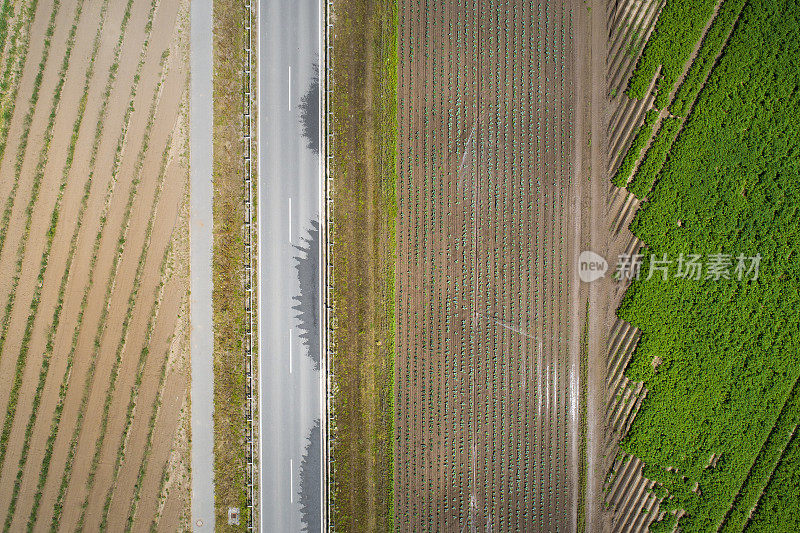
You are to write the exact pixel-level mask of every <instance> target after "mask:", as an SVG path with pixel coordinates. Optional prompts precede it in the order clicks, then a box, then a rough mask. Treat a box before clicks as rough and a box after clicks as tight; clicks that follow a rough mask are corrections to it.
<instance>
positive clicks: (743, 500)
mask: <svg viewBox="0 0 800 533" xmlns="http://www.w3.org/2000/svg"><path fill="white" fill-rule="evenodd" d="M798 421H800V382H798V383H795V386H794V389H793V390H792V393H791V394H790V396H789V399H787V400H786V403H785V404H784V406H783V409H782V410H781V414H780V416H779V417H778V420H777V421H776V422H775V426H773V428H772V431H771V432H770V434H769V437H767V441H766V442H765V443H764V446H763V447H762V448H761V452H760V453H759V454H758V457H756V460H755V462H754V463H753V466H752V467H751V468H750V472H749V473H748V475H747V479H746V480H745V483H744V485H743V486H742V489H741V490H740V491H739V494H737V495H736V499H735V500H734V502H733V506H732V507H731V510H730V512H729V513H728V516H727V517H726V518H725V521H724V522H723V524H722V528H721V529H720V531H723V532H726V533H727V532H733V531H737V532H741V531H742V530H743V529H744V526H745V524H746V523H747V520H748V517H749V516H750V511H751V510H752V509H753V507H755V505H756V502H757V501H758V498H759V497H760V496H761V494H762V493H763V492H764V487H765V486H766V485H767V482H768V481H769V478H770V476H771V475H772V472H773V471H774V470H775V465H776V464H777V463H778V460H779V459H780V458H781V455H782V454H783V453H784V450H785V449H786V446H787V444H788V443H789V440H790V439H791V438H792V435H793V434H794V433H795V432H796V431H797V423H798ZM796 494H800V493H796Z"/></svg>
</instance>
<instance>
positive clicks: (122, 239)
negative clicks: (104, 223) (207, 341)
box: [59, 1, 166, 528]
mask: <svg viewBox="0 0 800 533" xmlns="http://www.w3.org/2000/svg"><path fill="white" fill-rule="evenodd" d="M155 5H156V3H155V1H154V2H153V4H152V6H153V8H155ZM146 50H147V46H145V47H144V48H143V52H144V51H146ZM165 61H166V56H165V55H162V56H161V62H160V69H161V72H160V73H159V78H158V79H159V81H158V84H157V86H156V88H155V91H154V92H153V97H152V100H151V102H150V106H149V111H148V114H147V115H146V116H147V117H148V119H147V124H146V126H145V130H144V137H143V139H142V141H141V142H142V144H141V147H140V149H139V152H138V154H137V157H136V163H135V166H134V170H133V177H132V180H131V182H130V189H129V191H128V198H127V201H126V203H125V206H124V211H123V215H122V223H121V224H120V227H119V233H118V235H117V239H116V247H115V250H114V251H113V261H112V265H111V269H110V272H111V275H110V276H109V278H108V281H107V284H106V288H105V294H104V296H103V301H104V302H105V305H104V306H103V308H102V311H101V314H100V321H99V323H98V326H97V329H96V332H95V337H94V342H93V349H92V353H91V363H90V367H89V371H88V372H87V374H88V376H89V379H87V381H86V382H85V383H84V390H83V396H82V398H81V407H80V413H81V414H80V415H79V422H78V423H77V424H76V426H75V431H74V433H73V436H72V441H71V443H70V452H72V450H73V449H75V448H76V447H77V445H78V443H79V438H80V436H81V434H82V428H83V420H84V417H83V413H85V412H86V411H87V406H88V403H89V399H90V393H91V391H92V389H93V387H94V383H95V378H96V377H97V372H96V368H97V362H98V356H99V355H100V352H101V351H102V349H103V339H104V336H105V335H104V334H105V332H106V330H107V327H108V319H109V312H110V311H111V309H112V308H111V305H110V302H111V300H112V293H113V290H114V289H115V288H116V286H117V283H118V282H117V276H118V274H119V268H120V263H121V259H122V256H123V250H125V249H126V241H127V238H128V232H129V230H130V225H129V223H130V217H131V211H132V209H133V204H134V201H135V200H136V198H137V195H138V193H139V185H140V184H141V179H142V178H141V166H142V163H143V160H144V156H145V154H146V152H147V148H148V143H149V138H150V134H151V131H152V128H153V124H154V120H155V112H156V109H157V106H158V101H159V97H160V92H161V85H162V83H163V81H164V76H165V74H166V73H165ZM120 141H122V142H123V143H124V140H123V136H121V137H120ZM119 171H120V169H119V167H117V168H116V169H115V172H114V174H115V175H116V174H117V173H118V172H119ZM112 181H113V180H112ZM109 199H110V197H109ZM106 207H108V204H107V206H106ZM101 233H102V230H101V231H100V232H98V237H99V236H100V235H101ZM142 262H143V260H142V258H141V256H140V260H139V264H138V265H137V270H136V272H137V274H138V275H134V279H133V285H132V287H131V288H130V293H129V300H128V306H126V313H125V315H124V318H123V321H122V326H121V332H120V336H119V340H118V341H117V346H116V348H115V352H114V357H113V362H112V368H111V370H110V375H109V377H108V382H109V386H108V388H107V389H106V392H105V399H104V402H103V407H102V416H101V420H100V424H99V428H98V430H99V433H98V434H97V437H96V440H95V441H94V443H95V449H94V454H93V456H92V460H91V465H90V467H89V473H88V477H87V479H86V483H85V496H84V499H83V501H82V503H81V505H80V509H81V514H80V517H79V519H78V524H79V528H80V527H82V526H83V521H84V519H85V512H86V508H87V506H88V504H89V499H88V498H89V496H90V495H91V491H92V488H93V487H94V480H95V476H96V472H97V466H98V461H99V457H100V453H101V451H102V448H103V442H104V441H105V436H106V430H107V428H108V413H109V408H110V404H111V399H112V396H113V393H114V391H115V386H116V383H117V377H118V369H119V365H120V362H121V360H120V357H121V353H122V348H123V346H124V342H125V338H126V332H127V329H128V325H129V324H130V315H131V311H132V309H131V304H130V301H131V299H134V300H135V297H136V294H137V293H138V290H137V288H138V285H139V283H140V277H141V270H140V268H141V267H142ZM71 457H72V459H71V460H69V461H68V462H67V465H66V468H65V471H64V477H63V478H62V485H61V487H60V489H59V500H63V498H64V497H65V496H66V489H67V488H68V487H69V480H70V479H71V474H72V467H73V460H74V454H72V453H71ZM83 489H84V487H83V486H81V487H79V489H78V490H81V491H82V490H83Z"/></svg>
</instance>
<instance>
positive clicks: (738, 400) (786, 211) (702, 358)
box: [617, 0, 800, 531]
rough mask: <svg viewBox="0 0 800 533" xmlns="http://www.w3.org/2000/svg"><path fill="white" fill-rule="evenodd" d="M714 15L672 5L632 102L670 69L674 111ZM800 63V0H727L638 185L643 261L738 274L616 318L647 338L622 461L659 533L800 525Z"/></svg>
mask: <svg viewBox="0 0 800 533" xmlns="http://www.w3.org/2000/svg"><path fill="white" fill-rule="evenodd" d="M713 5H714V2H707V1H705V2H701V1H691V2H679V1H676V2H671V1H668V2H667V4H666V6H665V8H664V12H663V13H662V16H661V18H660V19H659V21H658V24H657V31H656V33H655V34H654V36H653V38H651V40H650V41H649V42H648V44H647V45H646V48H645V50H644V55H643V56H642V59H641V60H640V64H639V66H638V67H637V71H636V72H635V73H634V75H633V78H632V81H631V83H630V88H629V93H630V94H631V95H632V96H635V97H643V96H645V95H644V94H643V91H646V87H647V84H648V83H649V80H650V79H652V76H653V75H654V73H655V71H656V68H657V64H659V63H663V70H662V76H663V79H662V80H661V82H660V83H659V84H658V86H659V93H658V95H659V98H657V100H656V105H657V107H659V108H662V109H663V108H664V107H666V106H667V104H669V102H667V101H666V99H667V98H666V97H664V96H663V95H665V94H667V96H668V93H669V92H670V91H671V89H672V87H673V84H674V83H675V82H676V81H677V79H678V77H679V76H680V73H681V72H682V71H683V69H684V63H685V60H686V59H687V58H688V56H689V50H691V48H692V46H694V43H696V42H697V41H698V39H700V38H701V37H702V35H701V34H700V33H698V32H699V29H702V27H703V26H704V25H705V24H706V23H707V21H708V18H709V16H710V15H711V13H712V7H713ZM676 13H677V14H679V15H681V16H679V17H678V16H676ZM721 17H722V18H721ZM737 18H738V20H737ZM731 28H732V30H731ZM731 31H732V33H731ZM729 34H730V37H728V35H729ZM676 41H681V42H683V43H684V44H681V45H680V46H679V45H678V44H676ZM720 51H721V53H720V55H719V56H718V57H717V53H718V52H720ZM667 52H668V53H667ZM798 57H800V5H799V4H798V2H797V1H796V0H780V1H769V0H750V1H748V2H747V3H746V4H745V5H744V7H742V2H741V1H738V0H725V1H724V2H723V3H722V5H721V7H720V10H719V13H718V15H717V18H716V19H714V22H713V23H712V24H711V26H710V27H709V31H708V33H706V36H705V38H704V40H703V42H702V46H701V47H700V50H699V53H698V55H697V58H696V63H695V64H694V65H692V66H691V67H690V68H689V70H688V72H689V75H688V76H687V78H686V80H684V83H689V84H690V85H686V87H687V88H686V89H684V88H683V86H681V88H679V89H678V91H677V98H676V99H677V100H678V101H677V106H676V107H677V111H676V112H679V113H681V114H683V113H685V116H686V118H685V120H684V119H681V118H669V117H668V118H665V119H663V120H661V121H659V126H658V127H656V128H653V129H654V130H655V131H657V132H659V133H657V134H656V137H655V138H654V139H653V141H652V143H651V144H650V148H649V150H648V152H647V153H646V154H645V155H644V159H643V162H642V164H641V165H640V166H639V167H638V169H637V172H636V173H634V176H633V181H632V189H634V190H633V191H632V192H635V193H636V194H637V196H640V197H645V196H646V198H647V201H646V202H645V203H644V204H643V205H642V207H641V209H640V211H639V213H638V214H637V216H636V218H635V219H634V221H633V223H632V224H631V230H632V231H633V233H634V234H636V235H637V236H638V237H639V238H640V239H642V241H644V243H645V244H646V246H647V248H648V250H647V253H648V254H650V253H652V254H653V255H655V256H658V257H662V254H666V255H667V257H669V258H672V259H673V260H674V259H677V258H678V257H679V255H680V254H684V255H687V254H701V255H703V256H704V257H708V256H712V255H713V254H722V255H721V256H719V257H722V258H728V259H730V260H731V265H730V278H729V279H724V278H723V279H718V280H715V279H714V278H713V277H712V278H710V279H706V277H705V274H706V272H703V275H702V276H701V279H700V280H692V279H675V280H673V279H670V280H669V282H665V281H663V280H662V279H661V277H660V276H655V277H654V278H653V279H651V280H645V279H643V278H642V279H639V280H636V281H634V282H633V284H632V285H631V288H630V289H629V291H628V293H627V295H626V297H625V298H624V300H623V302H622V304H621V306H620V309H619V310H618V314H619V316H620V317H622V318H623V319H625V320H627V321H629V322H631V323H632V324H634V325H635V326H637V327H638V328H640V329H641V330H642V339H641V341H640V343H639V345H638V347H637V349H636V352H635V354H634V356H633V358H632V360H631V362H630V365H629V367H628V369H627V375H628V377H629V378H631V379H634V380H642V381H644V385H645V387H646V388H647V390H648V394H647V397H646V399H645V400H644V402H643V404H642V407H641V410H640V411H639V413H638V414H637V416H636V418H635V420H634V422H633V424H632V426H631V428H630V430H629V432H628V434H627V435H626V436H625V438H624V439H623V441H622V449H623V450H624V451H625V452H627V453H631V454H634V455H636V456H637V457H639V458H641V459H642V460H643V461H644V463H645V470H644V474H645V476H646V477H648V478H650V479H652V480H655V481H656V482H657V485H656V488H655V491H656V493H657V494H658V495H659V496H662V497H665V500H664V502H662V504H661V510H662V511H666V514H665V515H664V516H663V517H662V520H661V521H658V522H656V523H654V524H653V526H651V529H652V530H655V531H671V530H672V528H673V527H674V525H675V522H676V521H677V518H676V514H673V513H675V512H677V511H678V510H682V511H684V512H685V514H684V515H683V516H682V517H681V518H680V524H679V527H680V528H681V530H682V531H708V530H712V529H717V528H718V527H720V526H722V527H723V529H725V530H737V531H741V530H743V529H744V528H747V529H748V530H751V529H752V530H755V531H793V530H796V527H794V528H793V527H792V526H791V525H789V523H788V522H784V521H780V523H778V522H775V520H776V518H775V514H774V513H776V512H780V513H785V514H786V516H787V517H790V520H791V519H794V520H796V519H797V516H798V513H797V485H798V462H797V460H796V457H797V441H796V437H795V438H794V439H793V440H792V441H791V444H789V445H788V446H787V442H789V438H790V437H789V436H790V435H791V434H792V432H793V431H794V428H796V426H797V417H796V416H790V414H791V413H792V409H791V408H790V407H792V406H794V405H795V404H794V401H795V400H796V397H797V389H796V387H797V383H798V376H800V315H798V313H797V309H798V307H799V306H800V254H798V252H800V218H798V208H799V207H800V182H798V175H800V163H798V147H797V142H796V140H797V138H798V135H800V115H798V112H797V109H798V107H799V106H800V91H799V90H798V86H799V85H800V75H799V74H798V68H797V58H798ZM668 61H675V63H674V64H668V63H667V62H668ZM709 71H710V74H708V77H707V78H706V73H707V72H709ZM676 73H677V74H676ZM695 95H697V97H696V99H695ZM651 127H652V126H651V125H648V124H646V125H645V126H644V128H645V129H649V128H651ZM661 132H663V133H661ZM673 139H674V141H673ZM643 144H644V142H639V143H637V142H634V145H635V147H636V150H637V154H636V155H635V156H633V159H634V160H635V159H636V158H638V152H639V151H641V150H642V145H643ZM617 181H620V180H617ZM622 181H624V180H622ZM651 184H653V187H652V189H650V186H651ZM739 254H743V255H744V256H748V257H751V256H756V255H757V254H759V255H760V257H761V262H760V269H759V275H758V277H757V279H753V277H754V276H753V274H752V273H751V275H749V276H743V279H741V280H740V279H738V278H739V276H737V275H735V267H736V265H737V257H738V256H739ZM674 267H675V266H674V265H673V268H674ZM642 268H643V272H647V269H648V265H647V264H644V265H643V267H642ZM657 358H658V359H657ZM657 361H660V364H659V363H657ZM787 402H788V403H787ZM792 458H794V460H792ZM776 464H777V465H778V466H777V467H776V466H775V465H776ZM773 470H774V473H771V472H772V471H773ZM762 493H763V496H762ZM790 495H793V496H790ZM754 506H755V509H756V510H755V512H754V514H753V516H752V518H748V517H749V515H750V511H751V510H752V509H753V507H754ZM795 526H796V524H795ZM786 528H788V529H786Z"/></svg>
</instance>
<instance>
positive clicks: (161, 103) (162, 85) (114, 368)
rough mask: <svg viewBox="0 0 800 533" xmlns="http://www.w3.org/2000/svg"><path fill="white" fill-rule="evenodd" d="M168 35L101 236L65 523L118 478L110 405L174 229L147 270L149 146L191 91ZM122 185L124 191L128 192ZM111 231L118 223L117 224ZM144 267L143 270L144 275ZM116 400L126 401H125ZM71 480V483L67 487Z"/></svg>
mask: <svg viewBox="0 0 800 533" xmlns="http://www.w3.org/2000/svg"><path fill="white" fill-rule="evenodd" d="M151 6H153V7H155V4H154V3H153V4H151ZM161 6H162V8H163V9H164V11H162V10H161V9H158V10H157V11H156V13H157V14H160V15H161V16H162V17H163V18H160V20H158V19H157V20H156V24H157V25H156V28H155V31H154V36H158V35H159V34H158V31H159V29H162V28H159V27H158V26H159V25H158V23H159V22H163V23H164V24H165V25H166V27H167V28H171V27H173V24H174V19H175V17H176V15H177V11H178V5H177V4H172V5H167V4H161ZM148 7H150V6H148ZM148 31H149V30H148ZM169 35H170V34H168V33H167V34H166V36H165V37H160V38H154V40H153V42H152V43H149V44H153V45H155V46H153V47H152V48H149V49H148V47H147V46H146V47H145V49H147V52H148V56H149V58H150V59H151V60H153V59H157V61H158V62H157V63H156V64H155V65H154V66H156V68H157V69H158V70H159V73H158V74H156V76H155V77H154V78H155V80H154V81H155V83H154V85H152V86H151V87H152V92H150V91H144V92H143V93H142V94H140V95H138V96H139V97H141V99H144V98H148V99H149V100H150V101H149V102H147V100H144V101H140V105H138V106H137V105H136V104H134V109H137V108H138V109H142V110H147V111H145V114H144V117H141V118H142V119H145V117H146V119H145V120H144V121H143V122H144V124H143V126H144V127H143V128H141V129H136V130H131V131H130V133H131V135H130V136H129V137H128V138H127V139H126V142H127V143H130V144H132V146H136V147H138V149H137V150H136V151H132V152H129V155H128V157H123V158H122V159H121V160H120V165H119V167H118V169H117V171H118V172H119V174H120V177H122V178H124V179H125V181H126V182H127V183H128V184H129V185H128V188H127V190H126V191H125V193H127V194H124V193H123V195H122V196H121V197H120V196H117V197H116V198H114V197H112V198H111V206H110V207H111V215H112V217H113V218H112V219H111V220H112V221H113V220H114V218H117V219H119V226H118V227H119V232H118V233H117V238H116V241H112V240H111V239H110V238H108V237H104V238H101V257H103V256H104V255H105V254H103V253H102V247H103V244H105V245H106V246H110V247H112V248H111V252H112V254H113V255H112V254H110V255H112V257H113V259H112V261H111V265H110V269H109V271H110V272H111V276H110V277H109V278H108V282H107V284H106V286H105V292H104V294H103V296H101V298H102V301H104V302H106V306H107V307H104V308H103V310H102V311H101V313H100V317H99V321H98V324H99V325H98V327H97V329H96V330H95V335H94V339H93V348H92V349H91V351H90V353H91V361H92V363H91V372H89V375H90V378H89V379H88V380H87V381H86V382H85V383H84V389H83V391H82V396H81V405H82V409H81V412H89V413H95V416H96V417H97V418H98V420H99V424H95V425H90V426H87V425H84V424H82V420H81V422H79V424H78V425H76V427H75V432H74V433H73V438H72V441H71V443H70V447H71V448H74V449H75V450H76V455H75V458H74V459H73V460H72V461H69V462H68V463H67V469H66V471H65V475H64V478H63V480H62V485H61V487H60V495H61V496H60V498H63V501H64V507H65V509H66V510H67V513H68V514H66V515H64V516H63V517H62V521H63V522H64V523H66V524H77V525H79V526H81V525H82V524H83V523H84V520H85V516H86V513H87V512H88V513H89V516H91V518H92V522H95V521H96V522H100V521H101V517H100V516H98V514H99V513H100V510H99V509H96V508H90V507H89V505H90V503H91V504H92V505H96V504H99V503H100V502H102V501H103V498H102V495H101V494H102V493H101V494H96V493H94V492H93V490H94V491H97V490H98V489H99V487H104V488H105V487H109V486H110V480H109V478H110V477H111V476H112V473H110V472H109V471H108V468H109V467H110V466H111V465H113V464H114V459H113V457H114V451H116V449H115V448H114V447H113V445H112V446H105V442H106V438H107V435H111V439H115V438H116V435H118V434H119V433H120V432H121V431H122V429H121V425H122V420H123V414H124V411H125V410H124V407H119V409H114V410H112V409H111V404H112V402H113V399H114V398H116V397H117V395H116V394H115V392H116V391H117V388H118V387H119V389H121V390H120V396H121V397H122V398H124V397H125V393H126V392H127V387H129V386H130V384H131V381H132V379H133V377H134V375H135V373H134V372H133V371H125V369H124V368H121V364H122V363H123V362H126V363H127V364H128V365H130V366H132V365H133V364H134V361H135V359H134V358H130V357H126V358H125V359H124V360H123V359H122V355H123V350H124V348H125V344H126V342H127V339H128V338H129V337H130V338H131V339H134V340H135V342H139V341H140V339H141V338H142V335H141V332H142V330H143V328H144V320H139V321H137V322H136V323H134V325H135V327H136V329H134V330H132V331H131V330H130V326H131V313H132V310H133V307H134V306H135V304H138V303H139V302H140V301H143V302H144V303H143V310H146V309H149V308H150V305H149V303H147V302H149V301H150V299H151V298H152V297H153V295H154V293H153V291H152V289H151V287H152V286H154V285H155V284H156V283H157V282H158V274H157V273H158V265H159V263H158V259H160V257H161V253H159V252H158V250H160V249H163V248H164V247H165V246H166V245H167V242H166V240H167V239H168V238H169V236H170V234H171V232H170V231H165V232H163V233H161V232H159V238H158V239H157V240H156V243H151V244H150V248H152V249H151V250H150V251H151V252H153V254H152V256H150V257H152V258H153V259H152V260H151V261H148V262H147V263H145V264H144V265H143V260H144V258H145V256H144V255H143V253H144V252H143V250H145V249H146V248H147V247H146V246H145V243H144V239H145V237H146V234H145V232H136V233H130V231H129V230H130V224H131V222H132V221H133V220H137V219H136V218H134V219H132V218H131V215H132V213H133V214H134V216H137V214H138V217H141V215H146V214H147V213H149V212H150V206H151V205H152V201H153V195H154V190H155V187H156V179H157V176H158V172H157V169H158V164H159V160H160V156H161V152H162V150H161V149H158V148H156V149H151V146H155V147H161V146H164V145H165V142H166V139H167V134H168V132H169V130H170V129H171V127H172V125H174V122H175V120H176V116H177V113H178V108H179V105H180V101H181V95H182V93H183V88H184V87H185V74H184V73H182V72H181V69H180V68H174V69H170V68H168V65H167V59H168V54H166V53H165V49H164V48H162V46H165V45H168V44H169V41H170V40H169ZM159 41H160V42H159ZM165 41H166V42H165ZM148 89H149V88H148ZM156 117H158V120H159V122H161V121H163V123H164V124H167V125H169V126H168V127H162V128H154V124H155V120H156ZM140 120H141V119H140ZM128 180H129V181H128ZM119 188H120V189H123V187H119ZM120 192H121V191H120ZM114 196H116V195H114ZM122 202H124V204H122ZM115 215H116V216H115ZM161 216H164V217H165V219H166V220H169V216H168V215H164V214H162V215H161ZM138 217H137V218H138ZM173 217H174V215H173ZM141 218H143V217H141ZM166 220H165V221H164V222H166ZM173 220H174V218H173ZM162 224H163V225H164V227H165V228H169V227H170V225H169V224H168V223H162ZM112 227H117V226H116V224H114V225H113V226H112ZM141 268H144V269H145V270H144V271H142V270H140V269H141ZM142 280H144V281H145V282H146V283H147V285H145V287H147V290H144V291H142V293H143V294H142V300H140V299H139V298H138V295H139V291H140V288H139V285H140V283H141V281H142ZM133 299H135V301H134V300H133ZM120 376H121V377H123V378H124V379H123V381H122V382H121V383H119V382H118V378H119V377H120ZM118 401H120V402H124V400H118ZM109 412H113V413H114V415H115V416H114V417H113V418H109ZM111 442H114V440H111ZM103 455H111V457H109V458H108V459H106V460H101V459H102V457H103ZM98 465H100V468H98ZM76 466H77V469H76V468H75V467H76ZM76 474H77V477H76ZM98 480H99V481H100V483H102V485H100V486H99V487H98V486H97V485H96V484H97V481H98ZM66 481H69V482H68V483H65V482H66Z"/></svg>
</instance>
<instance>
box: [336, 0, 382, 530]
mask: <svg viewBox="0 0 800 533" xmlns="http://www.w3.org/2000/svg"><path fill="white" fill-rule="evenodd" d="M334 13H335V19H334V22H333V26H334V31H333V32H332V34H333V36H334V37H333V39H334V42H333V50H334V62H333V63H334V73H333V78H334V85H335V86H336V87H337V90H336V91H335V92H334V94H333V100H332V106H333V121H334V130H335V131H336V138H335V140H334V145H333V147H332V148H333V154H334V168H333V175H334V191H333V197H334V215H333V225H334V226H333V242H334V250H333V252H334V253H333V258H334V264H333V278H334V279H333V285H334V295H333V299H334V308H335V310H336V313H337V320H336V328H335V330H334V346H335V350H336V352H335V354H334V357H333V365H332V371H333V375H334V379H335V389H334V390H335V393H334V394H335V396H334V400H333V409H334V417H335V421H334V424H335V428H334V429H333V436H332V438H333V440H334V449H333V465H332V466H333V471H332V479H333V506H334V525H335V527H336V529H337V530H342V531H392V530H393V529H394V525H393V520H394V516H393V515H394V511H393V503H394V496H393V462H394V450H393V447H394V437H393V435H394V321H395V318H394V264H395V217H396V214H397V198H396V188H395V187H396V179H397V176H396V167H395V162H396V159H395V158H396V139H397V93H396V90H397V88H396V87H397V6H396V3H395V2H394V1H391V0H337V1H336V2H335V6H334ZM355 42H358V43H363V45H362V46H353V43H355Z"/></svg>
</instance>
